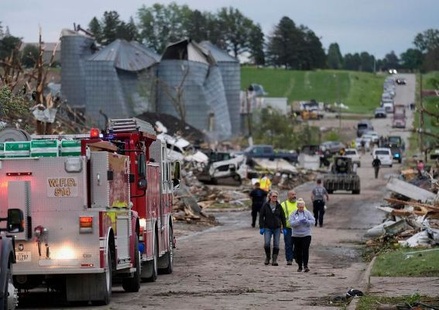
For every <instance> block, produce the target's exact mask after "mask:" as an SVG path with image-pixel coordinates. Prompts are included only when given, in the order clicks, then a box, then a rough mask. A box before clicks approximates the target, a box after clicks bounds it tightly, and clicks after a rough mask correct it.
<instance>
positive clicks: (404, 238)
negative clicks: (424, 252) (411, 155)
mask: <svg viewBox="0 0 439 310" xmlns="http://www.w3.org/2000/svg"><path fill="white" fill-rule="evenodd" d="M437 177H438V176H437V175H436V174H435V173H427V172H422V173H419V172H418V171H414V170H411V169H408V170H404V171H402V173H401V175H400V176H399V177H392V178H390V179H389V181H388V183H387V189H388V190H390V191H391V195H390V197H388V198H384V203H383V204H382V205H380V206H378V207H377V208H378V209H379V210H381V211H384V212H386V220H385V221H384V222H383V223H382V224H380V225H378V226H375V227H373V228H371V229H369V230H368V231H367V233H366V237H368V238H371V239H370V240H369V241H368V242H367V244H368V245H369V246H374V245H377V244H379V243H381V242H384V241H386V240H389V239H392V240H396V241H397V242H398V243H399V244H400V245H402V246H408V247H433V246H436V245H439V193H438V189H439V180H438V179H437Z"/></svg>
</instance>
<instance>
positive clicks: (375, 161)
mask: <svg viewBox="0 0 439 310" xmlns="http://www.w3.org/2000/svg"><path fill="white" fill-rule="evenodd" d="M372 167H373V170H374V171H375V179H378V172H379V171H380V167H381V160H380V159H379V158H378V156H376V157H375V158H374V159H373V160H372Z"/></svg>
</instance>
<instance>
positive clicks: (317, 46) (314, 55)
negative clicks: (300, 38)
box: [300, 26, 326, 70]
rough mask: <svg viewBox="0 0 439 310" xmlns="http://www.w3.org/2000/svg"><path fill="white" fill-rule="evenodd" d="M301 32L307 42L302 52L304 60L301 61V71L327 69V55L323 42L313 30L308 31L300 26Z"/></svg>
mask: <svg viewBox="0 0 439 310" xmlns="http://www.w3.org/2000/svg"><path fill="white" fill-rule="evenodd" d="M300 30H301V32H302V33H303V35H304V41H305V44H304V46H303V47H302V51H301V52H302V53H301V58H303V60H302V61H301V63H302V65H301V69H302V70H313V69H316V68H321V69H323V68H325V67H326V54H325V51H324V50H323V46H322V42H320V39H319V38H318V37H317V36H316V34H315V33H314V31H312V30H311V29H308V28H307V27H305V26H300Z"/></svg>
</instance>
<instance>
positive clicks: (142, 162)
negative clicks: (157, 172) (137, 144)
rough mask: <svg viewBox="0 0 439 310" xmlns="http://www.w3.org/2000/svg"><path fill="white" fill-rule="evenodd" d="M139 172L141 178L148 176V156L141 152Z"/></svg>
mask: <svg viewBox="0 0 439 310" xmlns="http://www.w3.org/2000/svg"><path fill="white" fill-rule="evenodd" d="M137 163H138V165H137V173H138V174H139V177H140V178H145V177H146V157H145V154H144V153H140V154H138V155H137Z"/></svg>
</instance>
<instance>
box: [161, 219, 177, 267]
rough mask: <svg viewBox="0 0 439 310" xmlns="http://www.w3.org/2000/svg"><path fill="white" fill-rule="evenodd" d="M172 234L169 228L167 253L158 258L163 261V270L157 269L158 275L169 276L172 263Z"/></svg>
mask: <svg viewBox="0 0 439 310" xmlns="http://www.w3.org/2000/svg"><path fill="white" fill-rule="evenodd" d="M173 246H174V232H173V230H172V228H171V227H170V228H169V251H168V252H167V253H166V254H165V255H163V257H161V258H160V260H161V261H163V263H164V265H163V268H160V269H159V273H160V274H171V273H172V264H173V263H174V248H173Z"/></svg>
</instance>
